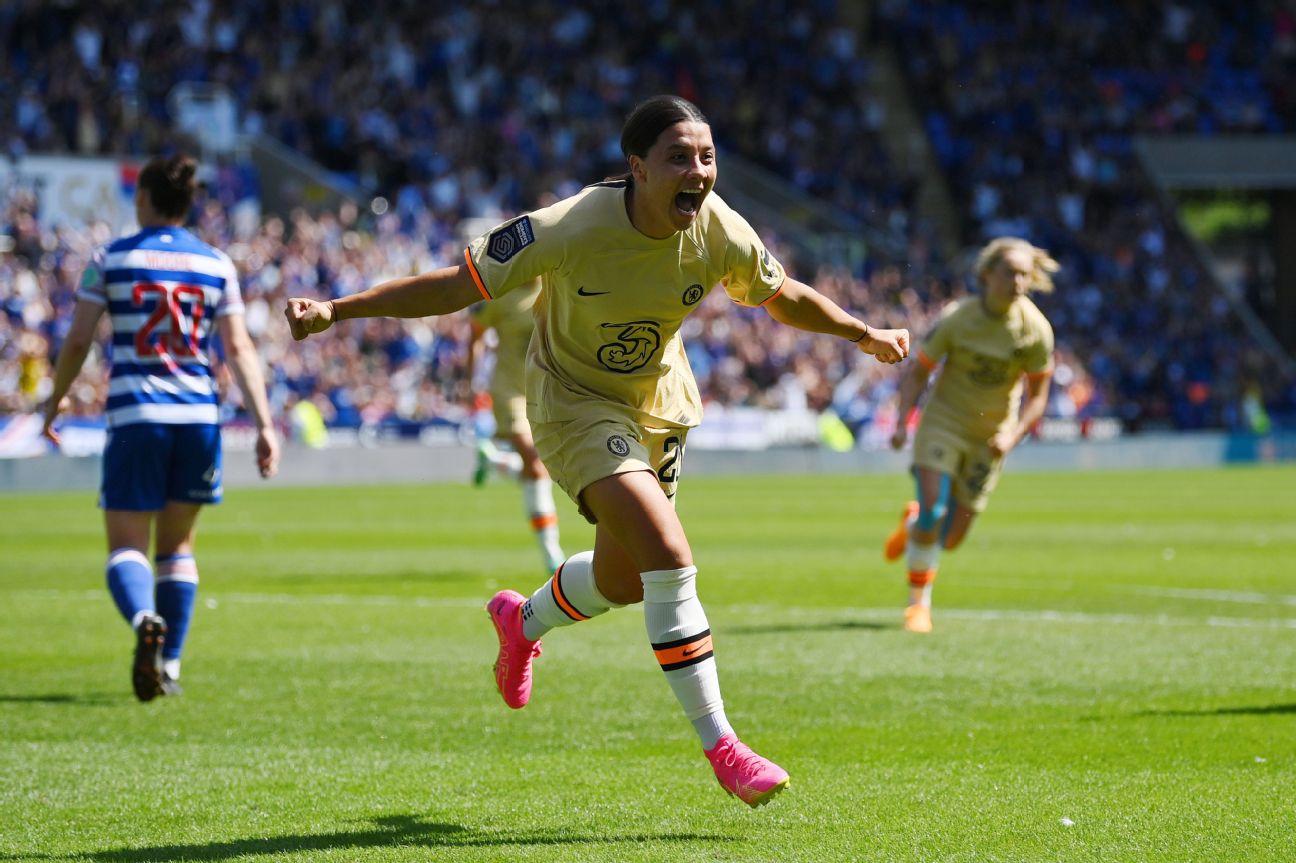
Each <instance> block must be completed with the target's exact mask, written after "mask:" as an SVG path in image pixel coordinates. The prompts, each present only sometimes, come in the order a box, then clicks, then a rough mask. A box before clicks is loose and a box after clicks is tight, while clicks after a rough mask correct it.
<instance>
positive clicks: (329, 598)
mask: <svg viewBox="0 0 1296 863" xmlns="http://www.w3.org/2000/svg"><path fill="white" fill-rule="evenodd" d="M13 593H14V594H15V595H26V596H31V597H36V598H45V599H56V598H63V599H66V598H80V599H85V600H94V601H96V602H103V601H106V600H107V599H108V597H107V594H106V593H105V592H104V591H102V590H16V591H13ZM204 598H205V599H207V600H216V601H217V602H218V603H219V602H229V603H235V604H240V605H302V606H310V605H316V606H319V605H333V606H346V605H351V606H364V607H374V606H378V607H388V608H390V607H401V608H407V607H408V608H473V609H479V608H484V607H485V602H484V601H483V600H480V599H469V598H462V597H461V598H446V599H442V598H433V597H426V596H351V595H348V594H292V593H208V594H206V595H205V597H204ZM709 605H710V606H711V607H713V608H715V609H724V610H725V611H726V612H729V613H733V614H746V615H752V616H758V615H778V616H781V617H783V618H787V617H797V618H800V619H805V618H807V617H811V618H821V617H823V616H824V615H826V614H834V615H840V614H850V615H854V616H857V617H866V618H870V619H881V620H891V619H893V618H895V617H896V615H897V614H898V612H897V610H896V609H895V608H890V607H886V608H866V607H851V606H836V607H833V608H817V607H815V608H809V607H803V606H786V605H784V606H776V605H747V604H726V603H709ZM940 615H941V617H943V618H953V619H956V620H980V621H1015V622H1019V623H1074V624H1108V625H1120V626H1129V625H1137V626H1215V627H1225V628H1232V629H1291V630H1296V618H1286V617H1284V618H1268V619H1262V618H1252V617H1221V616H1218V615H1212V616H1210V617H1204V618H1203V617H1172V616H1170V615H1166V614H1119V613H1114V614H1095V613H1091V612H1087V611H1052V610H1048V609H1044V610H1027V609H995V608H950V607H947V606H942V607H941V608H940Z"/></svg>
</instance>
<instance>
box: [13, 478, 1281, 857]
mask: <svg viewBox="0 0 1296 863" xmlns="http://www.w3.org/2000/svg"><path fill="white" fill-rule="evenodd" d="M429 457H431V456H429ZM1294 489H1296V468H1293V467H1290V466H1284V467H1272V466H1270V467H1260V468H1238V469H1227V470H1211V471H1184V472H1148V473H1089V474H1025V473H1014V472H1012V470H1011V466H1010V469H1009V472H1008V474H1007V476H1005V477H1004V480H1003V482H1002V484H1001V487H1000V489H999V491H998V492H997V493H996V495H995V499H994V501H993V502H992V506H991V508H990V510H989V512H988V513H987V514H986V515H985V516H984V517H983V518H982V520H981V522H980V523H979V524H978V525H977V526H976V528H975V529H974V530H973V533H972V535H971V536H970V537H969V539H968V541H967V543H966V544H965V546H964V547H963V548H962V549H960V550H959V551H958V552H957V553H956V554H953V555H946V557H945V558H944V560H943V561H942V569H941V576H940V579H939V580H938V581H937V584H936V589H935V607H936V609H935V624H936V630H935V632H934V633H932V634H931V635H929V636H916V635H911V634H909V633H906V632H903V631H902V630H901V629H900V628H899V621H900V607H901V605H902V604H903V602H904V595H905V586H904V577H903V571H902V567H901V566H900V565H886V564H884V563H883V562H882V559H881V554H880V551H879V549H880V544H881V541H882V539H883V537H884V536H885V535H886V533H887V532H888V531H890V530H891V528H892V526H893V524H894V521H895V518H896V515H897V513H898V512H899V509H900V507H901V505H902V503H903V502H904V500H905V499H906V497H907V496H908V493H909V483H908V481H907V478H906V477H903V476H899V475H896V476H831V477H829V476H815V477H802V476H793V477H726V478H721V477H692V478H686V481H685V483H684V485H683V487H682V491H681V498H680V503H679V507H680V511H681V514H682V516H683V519H684V524H685V526H686V527H687V529H688V532H689V537H690V540H691V542H692V545H693V550H694V555H695V557H696V560H697V563H698V566H699V569H700V576H699V579H700V588H701V595H702V598H703V600H704V602H705V603H706V608H707V612H708V614H709V616H710V620H711V624H712V627H713V629H714V632H715V640H716V648H717V658H718V660H719V668H720V675H721V682H722V684H723V687H724V694H725V698H726V706H727V708H728V711H729V716H730V718H731V719H732V720H733V722H734V724H735V726H736V728H737V729H738V731H739V733H740V734H741V735H742V736H743V737H744V739H745V740H746V741H747V742H748V743H750V744H752V745H753V747H754V748H756V749H757V751H760V752H762V753H764V754H766V755H768V756H770V757H772V758H774V759H775V760H776V761H778V762H779V763H781V764H782V765H783V766H784V767H785V768H787V770H788V771H789V772H790V773H791V775H792V785H791V788H790V789H789V790H788V791H787V792H785V793H784V794H782V795H781V796H780V797H778V798H776V799H775V801H774V802H773V803H772V804H771V805H770V806H768V807H766V808H764V809H760V810H756V811H752V810H748V809H747V807H745V806H743V805H742V804H740V803H738V802H737V801H735V800H733V799H731V798H729V797H728V796H726V795H725V794H724V793H723V792H722V791H721V789H720V788H719V786H718V785H716V783H715V780H714V778H713V777H712V775H711V773H710V770H709V768H708V766H707V764H706V762H705V760H704V759H703V758H702V756H701V754H700V752H699V749H698V746H697V744H696V742H695V738H694V736H693V733H692V730H691V729H690V728H689V727H688V725H687V723H686V722H685V721H684V720H683V719H682V717H681V716H680V715H679V711H678V708H677V706H676V704H675V702H674V699H673V698H672V696H671V694H670V690H669V688H668V687H667V686H666V684H665V682H664V681H663V680H662V677H661V674H660V672H659V671H658V670H656V667H655V665H654V663H653V659H652V656H651V653H650V651H649V650H648V648H647V645H646V643H645V635H644V632H643V622H642V616H641V614H640V612H639V611H638V610H637V609H625V610H621V611H617V612H612V613H610V614H607V615H605V616H603V617H601V618H599V619H597V620H593V621H590V622H587V623H584V624H580V625H578V626H574V627H570V628H567V629H563V630H559V631H556V632H554V633H552V634H551V635H550V636H549V637H548V638H547V639H546V640H545V652H544V655H543V657H541V658H540V660H539V661H538V664H537V672H536V691H535V697H534V700H533V702H532V704H531V706H529V707H528V708H527V709H525V710H523V711H518V712H513V711H509V710H508V709H506V708H505V707H504V705H503V703H502V702H501V701H500V699H499V697H498V695H497V694H496V693H495V690H494V686H493V683H492V678H491V672H490V666H491V662H492V661H493V658H494V653H495V638H494V633H493V630H492V629H491V627H490V625H489V623H488V621H487V618H486V615H485V614H484V612H483V611H482V605H483V603H484V602H485V601H486V599H487V598H488V597H489V596H490V595H491V593H493V592H494V591H495V590H497V589H499V588H501V587H505V586H511V587H515V588H518V589H520V590H522V591H524V592H529V591H530V590H532V589H534V588H535V587H536V586H538V585H539V583H540V582H541V580H542V579H541V574H540V572H539V569H540V567H539V555H538V553H537V552H536V550H535V548H534V546H533V544H532V541H531V538H530V535H529V531H528V530H527V528H526V523H525V520H524V517H523V514H522V505H521V500H520V497H519V495H518V492H517V490H516V488H514V487H512V486H509V485H507V484H504V483H496V484H492V485H490V486H488V487H486V488H485V489H480V490H478V489H473V488H470V487H468V486H467V485H466V484H464V485H462V486H456V485H438V486H423V487H419V486H401V487H370V488H333V489H290V488H281V487H276V486H275V485H274V484H273V482H270V483H267V484H265V485H264V486H261V487H258V488H256V489H235V490H232V491H230V492H229V493H228V495H227V499H226V502H225V503H224V504H223V505H221V506H219V507H215V508H212V509H210V510H208V511H207V512H205V513H204V515H203V518H202V522H201V532H200V536H199V547H198V560H199V566H200V569H201V572H202V590H201V593H200V597H199V609H198V612H197V614H196V618H195V622H194V627H193V630H192V632H191V634H190V639H189V644H188V648H187V655H186V662H185V668H184V676H183V683H184V685H185V694H184V696H183V697H181V698H177V699H161V700H159V701H156V702H153V703H151V704H146V705H141V704H138V703H136V702H135V701H134V698H133V696H132V695H131V693H130V682H129V662H130V653H131V648H132V640H131V637H130V633H129V631H128V629H127V627H126V626H125V624H123V623H122V621H121V620H120V619H119V618H118V617H117V615H116V612H115V611H114V610H113V608H112V605H111V602H110V600H109V598H108V596H107V592H106V591H105V590H104V588H103V572H102V569H103V560H104V549H103V539H102V528H101V522H100V517H99V514H98V513H97V511H96V510H95V508H94V505H93V497H94V495H93V494H90V493H77V494H60V495H7V496H3V497H0V609H2V610H0V777H2V778H3V781H2V782H0V861H17V860H24V861H28V860H30V861H47V860H48V861H65V860H66V861H101V863H136V861H164V860H165V861H171V860H178V861H229V860H239V861H306V860H310V861H325V860H327V861H427V860H436V861H482V860H509V861H530V860H552V861H651V863H662V861H743V863H753V861H802V860H805V861H854V860H870V861H873V860H877V861H969V863H971V861H978V863H980V861H1273V860H1296V563H1294V562H1293V561H1296V491H1294ZM560 515H561V517H562V528H563V538H564V545H565V547H566V548H567V549H568V551H569V552H572V551H576V550H579V549H581V548H585V547H588V546H589V545H590V542H591V539H592V529H591V528H590V527H589V526H588V525H586V524H585V523H584V522H583V521H581V520H579V519H578V518H577V516H576V514H575V512H574V510H573V508H572V507H571V506H570V504H569V503H568V502H567V501H565V500H563V501H560Z"/></svg>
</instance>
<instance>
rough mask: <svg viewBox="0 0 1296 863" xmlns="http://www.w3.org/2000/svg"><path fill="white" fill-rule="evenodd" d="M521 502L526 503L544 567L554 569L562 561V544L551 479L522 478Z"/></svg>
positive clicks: (551, 570)
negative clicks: (559, 541) (559, 536)
mask: <svg viewBox="0 0 1296 863" xmlns="http://www.w3.org/2000/svg"><path fill="white" fill-rule="evenodd" d="M522 502H523V503H524V504H526V511H527V517H528V518H529V519H531V530H533V531H534V532H535V537H536V542H537V543H539V544H540V553H541V554H542V555H544V559H545V568H546V569H548V570H549V571H550V572H553V571H554V570H556V569H557V568H558V567H559V566H560V565H561V564H562V561H563V557H564V555H563V552H562V546H560V545H559V544H558V509H557V507H555V506H554V497H553V481H552V480H550V479H548V478H547V477H546V478H544V479H524V480H522Z"/></svg>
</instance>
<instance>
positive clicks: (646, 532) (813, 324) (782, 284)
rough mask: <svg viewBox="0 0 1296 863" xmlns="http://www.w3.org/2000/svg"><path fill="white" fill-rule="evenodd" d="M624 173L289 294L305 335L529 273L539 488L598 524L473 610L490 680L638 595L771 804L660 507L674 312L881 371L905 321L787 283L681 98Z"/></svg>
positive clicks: (465, 296) (672, 463)
mask: <svg viewBox="0 0 1296 863" xmlns="http://www.w3.org/2000/svg"><path fill="white" fill-rule="evenodd" d="M621 149H622V152H623V153H624V154H625V156H626V158H627V160H628V162H629V167H630V171H629V173H628V174H626V175H625V176H624V177H623V178H618V179H616V180H613V181H608V182H603V183H598V184H595V185H593V186H589V187H587V188H585V189H584V190H582V191H581V192H579V193H577V194H576V195H573V196H572V197H570V198H567V199H565V200H562V201H559V202H558V203H556V204H554V205H552V206H549V207H543V208H541V209H539V210H536V211H535V212H533V213H530V214H528V215H526V216H522V217H520V218H518V219H514V220H512V221H510V222H507V223H505V224H503V225H501V226H499V227H498V228H496V229H494V230H493V231H490V232H489V233H487V234H486V235H484V236H482V237H480V238H479V239H477V240H476V241H474V242H473V243H472V244H471V245H470V246H469V247H468V249H466V250H465V252H464V263H463V264H462V265H460V266H457V267H448V268H444V269H441V270H437V271H434V272H431V273H426V274H423V275H420V276H414V277H411V278H406V279H397V280H394V281H390V282H386V283H384V284H381V285H378V286H376V287H374V288H371V289H369V290H367V291H364V292H362V293H360V294H356V295H353V296H349V297H344V298H342V299H339V300H336V301H334V302H331V303H321V302H317V301H314V300H309V299H300V298H293V299H290V300H289V301H288V306H287V308H286V309H285V314H286V315H287V317H288V320H289V323H290V326H291V327H292V331H293V336H294V338H297V339H302V338H305V337H306V336H308V335H309V334H311V333H317V332H321V331H323V330H326V329H328V327H329V326H331V325H332V324H333V323H334V322H335V321H337V320H345V319H346V318H350V317H360V316H375V315H394V316H399V317H416V316H422V315H435V314H446V313H448V312H452V311H456V310H458V309H461V308H464V307H465V306H467V305H469V304H470V303H472V302H473V301H474V300H476V299H480V298H482V297H485V298H486V299H494V298H495V297H498V296H501V295H503V294H506V293H508V292H509V291H513V290H517V289H519V288H522V287H524V286H526V285H527V284H529V283H530V282H531V281H532V280H533V279H535V278H536V277H537V276H538V277H540V278H541V280H542V285H543V287H542V289H541V292H540V298H539V299H538V300H537V305H536V334H535V336H534V337H533V338H532V340H531V347H530V351H529V354H528V357H527V413H528V416H529V418H530V422H531V426H532V430H533V432H534V435H535V443H536V448H537V450H538V451H539V453H540V456H541V458H542V459H543V460H544V463H545V465H546V466H547V467H548V468H549V471H550V473H551V474H552V475H553V477H554V479H555V481H557V482H558V484H559V485H561V486H562V488H563V489H564V490H565V491H566V492H567V493H568V494H569V495H570V496H571V497H572V499H573V500H574V501H575V502H576V503H577V505H578V506H579V507H580V509H581V512H582V513H583V514H584V515H585V516H586V517H587V518H589V519H590V520H591V521H592V522H594V523H595V524H597V531H596V535H595V544H594V549H593V551H592V552H591V551H586V552H582V553H579V554H576V555H574V556H572V557H570V558H568V559H567V561H566V562H565V563H564V564H563V565H562V567H561V568H559V570H558V572H556V573H555V574H554V576H553V577H552V578H551V579H550V580H549V581H548V582H547V583H546V584H545V585H544V586H543V587H542V588H540V589H539V590H537V591H536V592H535V593H534V594H532V596H531V597H530V598H527V597H524V596H522V595H521V594H519V593H516V592H514V591H501V592H499V593H498V594H496V595H495V597H494V598H492V599H491V601H490V603H489V604H488V606H487V609H488V611H489V612H490V615H491V619H492V621H493V623H494V625H495V628H496V632H497V635H498V637H499V640H500V651H499V656H498V659H497V661H496V666H495V677H496V684H497V686H498V687H499V690H500V693H501V695H503V697H504V700H505V702H506V703H507V704H508V705H509V706H510V707H514V708H520V707H523V706H525V705H526V703H527V702H528V700H529V699H530V696H531V671H532V660H533V658H534V657H535V656H536V655H538V654H539V652H540V642H539V639H540V637H541V636H542V635H543V634H544V633H546V632H548V631H549V630H550V629H552V628H554V627H557V626H565V625H569V624H574V623H576V622H578V621H582V620H587V619H589V618H591V617H594V616H596V615H599V614H602V613H604V612H606V611H607V610H608V609H609V608H613V607H619V606H622V605H627V604H631V603H637V602H640V601H642V602H643V604H644V621H645V624H646V626H647V630H648V637H649V641H650V642H651V644H652V648H653V650H654V652H655V654H656V657H657V660H658V662H659V664H660V665H661V668H662V670H663V671H664V672H665V674H666V677H667V680H668V681H669V683H670V685H671V688H672V690H673V691H674V693H675V696H676V698H677V699H678V700H679V702H680V704H681V706H682V707H683V708H684V712H685V715H686V716H687V718H688V719H689V720H690V721H691V722H692V723H693V726H694V728H695V730H696V731H697V733H698V736H699V737H700V739H701V742H702V747H703V750H704V752H705V754H706V756H707V759H708V761H709V762H710V764H711V766H712V769H713V770H714V771H715V774H716V777H717V779H719V781H720V784H721V785H722V786H723V787H724V788H725V789H726V790H727V791H728V792H730V793H731V794H734V795H737V796H738V797H740V798H741V799H742V800H743V801H744V802H746V803H748V804H750V805H752V806H756V805H760V804H762V803H765V802H767V801H768V800H769V799H770V798H771V797H772V796H773V795H774V794H776V793H778V792H779V791H781V790H782V789H783V788H784V787H786V785H787V783H788V776H787V773H786V772H785V771H784V770H783V769H782V768H780V767H779V766H778V765H776V764H774V763H773V762H771V761H769V760H767V759H765V758H762V757H761V756H759V755H757V754H756V753H754V752H753V751H752V750H751V749H749V748H748V747H747V746H745V745H744V744H743V743H742V742H741V741H739V740H738V738H737V736H736V735H735V734H734V732H733V729H732V727H731V726H730V725H729V722H728V719H727V718H726V716H725V712H724V706H723V702H722V700H721V697H720V685H719V681H718V679H717V676H716V668H715V658H714V652H713V649H712V639H711V631H710V628H709V625H708V623H707V618H706V614H705V612H704V611H703V608H702V604H701V602H700V601H699V600H698V596H697V587H696V574H697V568H696V567H695V566H694V564H693V552H692V549H691V548H690V546H689V542H688V539H687V537H686V536H685V534H684V528H683V526H682V525H681V524H680V520H679V517H678V516H677V515H676V512H675V507H674V495H675V492H676V489H677V488H678V483H679V476H680V470H681V467H682V458H683V454H684V443H685V438H686V436H687V433H688V430H689V429H690V428H691V427H693V426H695V425H697V424H698V422H699V421H700V420H701V417H702V404H701V399H700V397H699V395H698V390H697V384H696V382H695V381H694V379H693V373H692V371H691V370H690V368H689V364H688V359H687V357H686V356H685V353H684V349H683V347H682V345H681V342H680V336H679V328H680V324H681V322H682V321H683V320H684V318H685V316H687V315H688V314H689V313H690V312H692V311H693V310H694V309H695V308H697V305H698V303H699V302H700V301H701V300H702V299H703V297H705V296H706V294H707V293H708V292H709V291H710V290H711V289H712V287H713V286H715V285H721V286H722V287H723V290H724V291H725V293H726V294H728V296H729V297H730V299H731V300H733V301H734V302H736V303H739V304H742V305H747V306H760V307H763V308H764V309H765V310H766V311H767V312H768V313H769V314H770V315H771V317H773V318H774V319H775V320H777V321H780V322H781V323H785V324H790V325H792V326H795V327H798V328H800V329H803V330H808V331H811V332H819V333H826V334H829V335H835V336H838V337H840V338H845V339H849V340H851V341H853V342H855V343H857V344H858V345H859V348H860V350H861V351H863V352H864V353H867V354H871V355H873V356H874V357H876V358H877V359H878V360H880V361H882V362H887V363H894V362H899V361H900V360H902V359H904V357H905V356H906V355H907V354H908V350H909V334H908V332H907V331H906V330H876V329H871V328H870V327H869V326H867V325H866V324H864V323H863V322H861V321H859V320H856V319H855V318H854V317H853V316H851V315H849V314H847V313H846V312H845V311H843V310H842V309H840V308H839V307H838V306H837V305H835V304H834V303H832V302H831V301H830V300H828V299H827V298H825V297H823V296H822V295H820V294H819V293H818V292H816V291H815V290H813V289H812V288H810V287H809V286H808V285H805V284H803V283H801V282H798V281H796V280H795V279H790V278H787V277H786V275H785V274H784V272H783V268H782V266H781V265H780V264H779V262H778V261H777V260H775V259H774V258H773V257H772V256H771V255H770V254H769V252H768V251H767V250H766V249H765V247H764V245H763V244H762V243H761V241H760V238H759V237H758V236H757V234H756V232H755V231H754V230H752V228H751V226H750V225H748V224H747V222H746V221H745V220H744V219H743V218H742V217H741V216H739V215H738V214H737V213H735V212H734V211H733V210H731V209H730V208H729V207H728V206H727V205H726V204H725V203H724V202H723V201H722V200H720V198H719V197H718V196H717V195H714V194H713V193H712V188H713V186H714V185H715V180H716V149H715V145H714V143H713V142H712V138H711V128H710V126H709V125H708V124H707V121H706V118H705V117H704V116H703V115H702V113H701V112H700V111H699V110H698V108H697V107H696V106H695V105H693V104H692V103H690V102H688V101H686V100H684V99H681V98H679V97H676V96H658V97H654V98H652V99H649V100H647V101H646V102H643V103H641V104H640V105H639V106H638V107H636V108H635V110H634V111H633V112H632V113H631V114H630V116H629V118H628V119H627V120H626V123H625V126H624V127H623V130H622V135H621Z"/></svg>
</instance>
